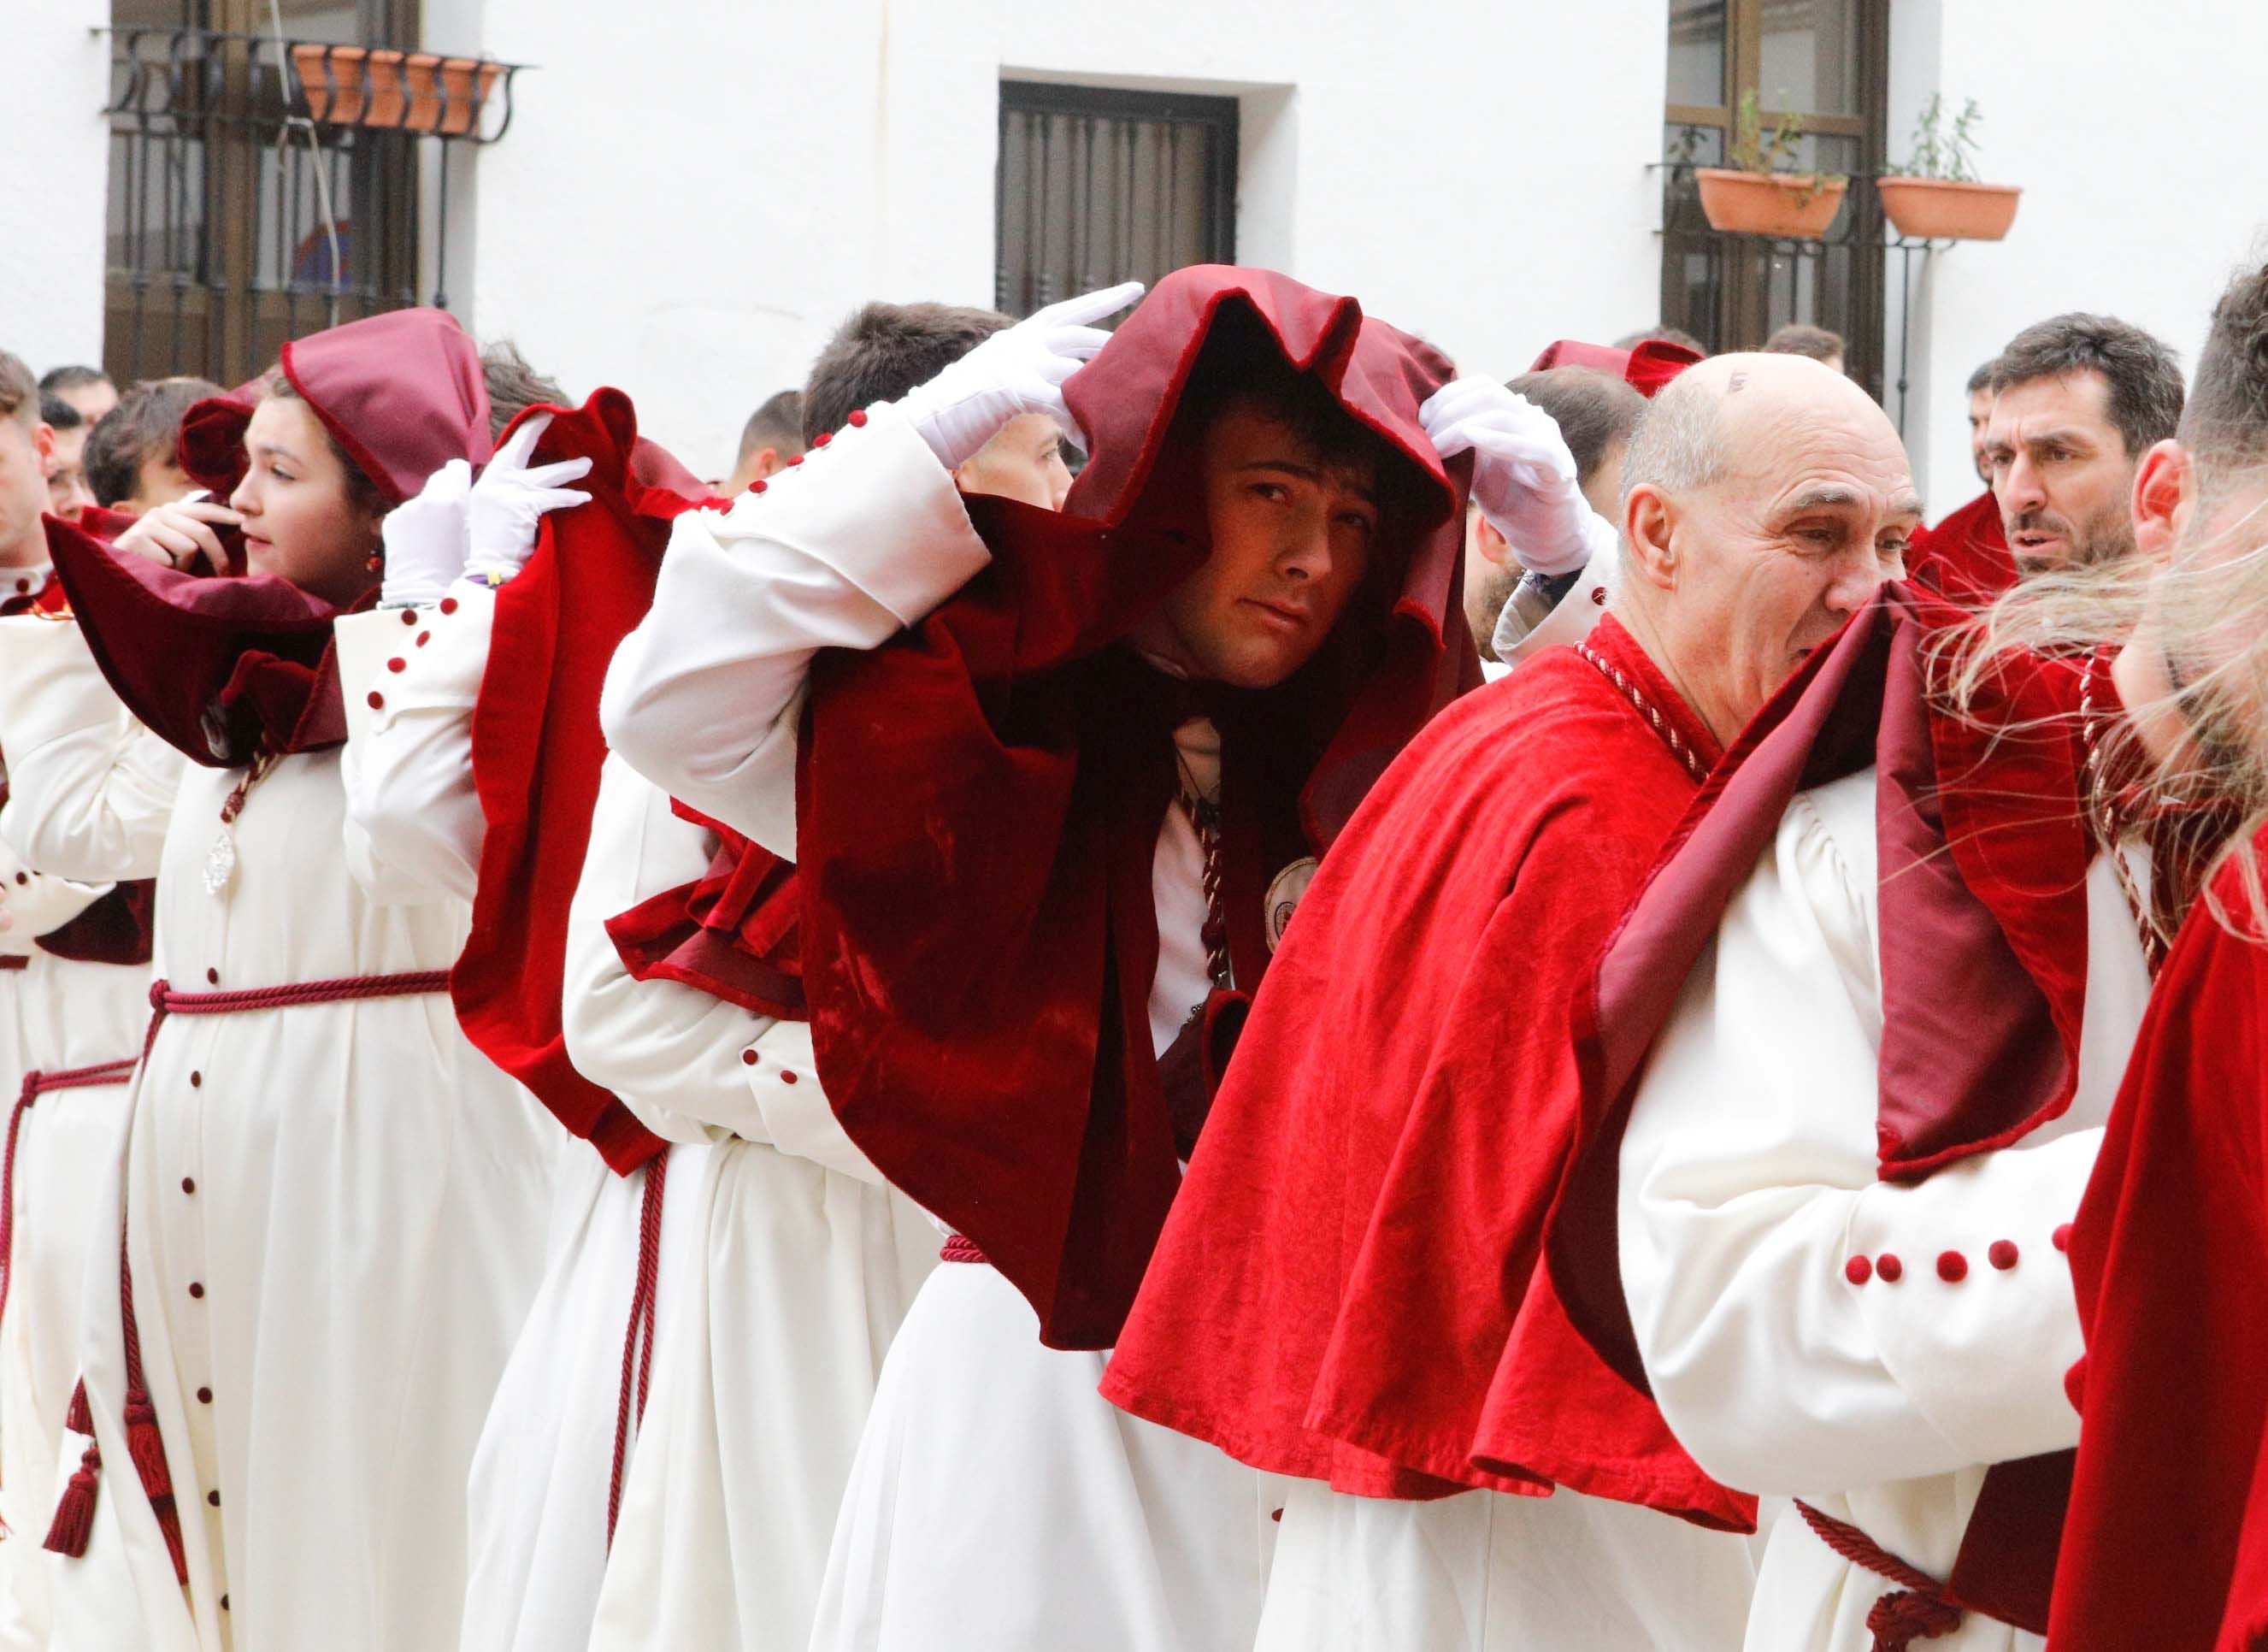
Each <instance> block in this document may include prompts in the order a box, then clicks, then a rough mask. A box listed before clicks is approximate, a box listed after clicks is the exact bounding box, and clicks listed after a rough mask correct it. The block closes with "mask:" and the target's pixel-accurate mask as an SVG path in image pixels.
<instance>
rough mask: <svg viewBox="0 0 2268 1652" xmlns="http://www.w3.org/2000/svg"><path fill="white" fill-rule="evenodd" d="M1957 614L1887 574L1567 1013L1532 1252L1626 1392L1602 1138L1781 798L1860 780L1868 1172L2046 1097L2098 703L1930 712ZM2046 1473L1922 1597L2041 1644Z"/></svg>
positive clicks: (2018, 1125) (2062, 1090) (2038, 1119)
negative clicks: (1558, 1148)
mask: <svg viewBox="0 0 2268 1652" xmlns="http://www.w3.org/2000/svg"><path fill="white" fill-rule="evenodd" d="M1963 618H1964V616H1963V612H1962V609H1960V608H1957V607H1955V606H1954V605H1951V604H1949V603H1948V602H1946V601H1943V600H1941V599H1940V598H1937V597H1935V596H1933V595H1932V594H1929V593H1928V592H1926V591H1921V590H1917V589H1914V588H1912V587H1910V586H1903V585H1897V584H1892V585H1889V586H1884V587H1883V589H1882V590H1881V593H1880V594H1878V595H1877V596H1876V598H1875V600H1874V601H1873V602H1872V603H1871V604H1869V605H1868V606H1867V608H1865V609H1863V610H1861V611H1860V612H1859V614H1858V615H1857V616H1854V617H1853V618H1852V621H1851V623H1849V624H1848V625H1847V626H1845V629H1844V630H1843V631H1842V632H1841V634H1840V635H1839V636H1838V637H1837V639H1836V640H1835V642H1834V643H1833V644H1831V645H1829V646H1827V647H1824V648H1822V649H1821V650H1819V651H1818V652H1817V653H1815V654H1814V655H1813V656H1812V658H1811V659H1810V660H1808V662H1807V663H1806V664H1805V666H1804V667H1803V668H1802V669H1801V670H1800V671H1799V672H1798V673H1797V674H1796V675H1795V676H1794V677H1793V679H1791V680H1790V682H1788V683H1786V685H1785V686H1784V687H1783V688H1782V689H1781V690H1780V691H1779V693H1778V694H1777V695H1776V696H1774V697H1773V698H1772V700H1771V702H1770V703H1769V704H1767V705H1766V706H1765V708H1764V711H1763V712H1760V713H1759V714H1758V715H1757V717H1756V719H1755V721H1754V722H1752V723H1751V724H1750V725H1749V727H1748V728H1747V729H1746V730H1744V731H1743V732H1742V734H1741V736H1740V738H1739V739H1738V740H1737V741H1735V742H1734V748H1733V749H1732V750H1731V751H1730V752H1729V753H1728V754H1727V757H1726V760H1725V761H1724V763H1721V764H1720V765H1719V768H1718V769H1717V771H1716V772H1715V773H1714V774H1712V776H1711V777H1710V781H1709V784H1708V785H1707V786H1706V787H1705V788H1704V790H1703V792H1702V794H1701V796H1700V797H1699V798H1698V799H1697V800H1696V802H1695V807H1694V809H1693V811H1692V812H1691V813H1690V815H1688V817H1687V819H1686V822H1684V824H1683V825H1682V826H1681V827H1680V828H1679V830H1678V832H1677V833H1676V835H1675V837H1674V838H1673V840H1672V846H1671V848H1670V850H1669V851H1668V853H1667V854H1666V855H1665V856H1664V858H1663V860H1662V863H1661V866H1660V867H1657V869H1656V870H1655V872H1654V873H1653V875H1652V876H1651V878H1650V879H1649V880H1648V881H1647V883H1646V889H1645V891H1644V893H1643V894H1641V895H1640V896H1639V897H1638V901H1637V902H1636V903H1634V904H1633V906H1632V907H1631V911H1630V912H1629V913H1628V914H1627V916H1626V917H1625V918H1624V921H1623V923H1622V925H1621V926H1620V927H1619V928H1618V929H1617V931H1616V934H1615V938H1614V940H1612V941H1611V942H1610V943H1609V946H1608V948H1607V949H1606V951H1605V953H1604V955H1603V956H1602V959H1601V962H1600V964H1599V969H1598V972H1597V976H1596V978H1595V981H1594V987H1593V990H1592V991H1591V992H1589V993H1588V994H1587V995H1584V996H1583V997H1581V998H1580V999H1578V1003H1577V1015H1576V1021H1575V1027H1576V1036H1577V1044H1578V1051H1579V1057H1580V1061H1581V1064H1582V1067H1583V1080H1584V1126H1583V1141H1582V1146H1581V1147H1580V1150H1579V1152H1578V1154H1576V1156H1575V1159H1574V1162H1573V1166H1572V1170H1571V1172H1570V1175H1569V1177H1568V1180H1567V1183H1566V1185H1565V1188H1564V1189H1563V1191H1562V1194H1561V1197H1560V1200H1559V1203H1558V1205H1557V1207H1556V1208H1555V1211H1554V1213H1553V1216H1552V1220H1551V1225H1550V1233H1549V1238H1548V1255H1549V1260H1550V1271H1551V1274H1552V1277H1553V1279H1554V1280H1556V1281H1557V1284H1558V1287H1559V1288H1560V1290H1561V1292H1562V1294H1563V1296H1564V1297H1565V1301H1566V1303H1567V1306H1568V1309H1569V1312H1570V1315H1571V1316H1572V1318H1573V1320H1574V1322H1575V1324H1576V1325H1577V1327H1578V1328H1579V1329H1580V1331H1582V1332H1583V1334H1584V1335H1585V1336H1587V1338H1588V1339H1590V1340H1591V1342H1592V1343H1593V1344H1594V1346H1596V1347H1597V1348H1598V1349H1599V1351H1600V1353H1602V1355H1603V1356H1604V1357H1605V1358H1606V1359H1607V1361H1609V1364H1611V1365H1613V1366H1614V1367H1615V1368H1616V1369H1617V1370H1618V1371H1620V1372H1621V1373H1622V1374H1623V1375H1624V1377H1626V1378H1627V1379H1628V1380H1629V1381H1630V1382H1631V1383H1632V1384H1633V1385H1635V1386H1638V1387H1641V1388H1642V1387H1643V1386H1644V1384H1645V1381H1646V1378H1645V1372H1644V1370H1643V1368H1642V1367H1641V1365H1640V1362H1639V1359H1638V1346H1637V1341H1636V1338H1635V1336H1634V1335H1633V1333H1632V1331H1631V1325H1630V1317H1629V1312H1628V1309H1627V1306H1626V1304H1625V1303H1624V1298H1623V1292H1622V1278H1621V1264H1620V1255H1619V1250H1620V1247H1619V1243H1618V1240H1617V1232H1616V1206H1617V1198H1616V1188H1617V1183H1618V1180H1619V1162H1620V1157H1621V1146H1622V1136H1623V1127H1624V1124H1625V1123H1626V1122H1627V1120H1628V1118H1629V1116H1630V1108H1631V1103H1632V1101H1633V1099H1634V1095H1635V1090H1636V1088H1637V1082H1638V1077H1639V1075H1640V1073H1641V1072H1642V1070H1643V1067H1644V1065H1645V1060H1646V1055H1647V1053H1648V1051H1650V1050H1651V1049H1652V1047H1653V1042H1654V1039H1655V1038H1656V1037H1657V1036H1659V1034H1660V1032H1661V1029H1662V1027H1663V1025H1664V1024H1665V1023H1666V1022H1667V1021H1668V1017H1669V1015H1670V1013H1671V1011H1672V1009H1673V1008H1674V1007H1675V1003H1676V999H1677V997H1678V994H1679V992H1680V991H1681V990H1682V989H1683V985H1684V983H1685V979H1686V977H1687V976H1688V974H1689V973H1690V970H1692V967H1693V965H1694V963H1695V962H1697V960H1698V958H1699V957H1700V955H1701V954H1702V952H1703V950H1704V949H1705V948H1706V947H1707V945H1708V944H1709V941H1710V938H1711V937H1712V935H1713V934H1714V933H1715V930H1716V926H1717V924H1718V921H1719V918H1721V917H1722V916H1723V913H1724V911H1725V908H1726V906H1727V903H1729V901H1730V900H1731V898H1732V896H1733V895H1734V892H1735V891H1737V890H1738V889H1739V888H1740V886H1741V885H1742V882H1743V881H1746V879H1747V878H1748V877H1749V874H1750V872H1751V871H1752V870H1753V869H1754V867H1755V866H1756V860H1757V858H1758V856H1759V855H1761V854H1762V853H1763V852H1764V849H1765V848H1766V847H1767V846H1768V845H1769V844H1771V841H1772V838H1773V836H1774V834H1775V833H1776V832H1777V830H1778V826H1779V822H1780V819H1781V816H1782V815H1784V814H1785V813H1786V808H1787V805H1788V802H1789V800H1790V799H1791V798H1793V795H1794V794H1795V793H1797V792H1798V791H1800V790H1802V789H1804V788H1806V787H1808V786H1815V785H1823V784H1824V783H1826V782H1828V781H1830V780H1833V779H1837V778H1841V777H1843V776H1845V775H1848V774H1852V773H1855V772H1857V771H1859V770H1861V769H1863V768H1865V767H1866V766H1867V764H1869V763H1873V764H1874V765H1876V768H1877V773H1878V782H1877V803H1876V819H1877V831H1878V841H1879V844H1880V851H1879V858H1878V867H1877V873H1878V879H1879V895H1878V898H1879V903H1880V912H1881V925H1880V930H1881V970H1882V1000H1883V1003H1882V1010H1883V1014H1882V1040H1881V1054H1880V1058H1879V1079H1880V1086H1879V1093H1878V1096H1877V1102H1876V1107H1877V1118H1878V1123H1877V1125H1876V1136H1877V1139H1878V1141H1879V1143H1880V1161H1881V1169H1880V1174H1881V1176H1882V1178H1883V1179H1885V1180H1889V1181H1909V1182H1911V1181H1918V1180H1920V1179H1922V1178H1924V1177H1926V1176H1929V1175H1930V1174H1931V1173H1932V1172H1933V1171H1935V1170H1937V1169H1941V1168H1943V1167H1945V1166H1947V1165H1949V1164H1954V1163H1957V1162H1960V1161H1961V1160H1962V1159H1964V1158H1967V1157H1969V1156H1970V1155H1971V1154H1978V1153H1986V1152H1991V1151H1993V1150H1995V1149H1997V1148H1999V1147H2008V1146H2010V1145H2012V1144H2014V1143H2015V1142H2017V1141H2019V1140H2021V1139H2022V1138H2023V1137H2025V1136H2026V1135H2028V1134H2029V1133H2030V1132H2032V1131H2033V1130H2034V1129H2036V1128H2037V1127H2038V1126H2039V1125H2042V1124H2043V1123H2045V1122H2046V1121H2047V1120H2049V1119H2051V1118H2054V1117H2058V1116H2059V1115H2060V1114H2061V1113H2062V1112H2063V1111H2064V1110H2066V1108H2067V1107H2069V1105H2070V1103H2071V1098H2072V1095H2073V1089H2074V1088H2075V1086H2076V1084H2077V1079H2078V1049H2079V1035H2080V1014H2081V1010H2082V1007H2083V1005H2084V1001H2085V996H2086V977H2087V955H2088V940H2087V935H2088V930H2087V902H2086V871H2087V867H2088V861H2089V859H2090V858H2091V856H2092V854H2093V852H2094V850H2095V844H2094V843H2093V842H2092V839H2091V837H2090V835H2089V830H2088V825H2087V822H2086V820H2085V818H2084V811H2083V809H2082V807H2081V805H2082V801H2083V800H2084V798H2085V796H2086V790H2085V785H2084V773H2083V771H2084V766H2085V762H2086V749H2087V741H2088V732H2087V730H2086V729H2085V727H2084V726H2083V724H2082V721H2081V719H2080V707H2081V705H2082V704H2083V703H2084V701H2085V698H2086V693H2085V691H2086V689H2087V685H2088V679H2089V677H2090V675H2092V676H2093V677H2094V678H2095V683H2096V698H2097V699H2098V700H2099V701H2100V703H2101V704H2102V705H2104V706H2106V707H2115V706H2116V705H2117V699H2116V697H2115V696H2114V695H2112V694H2111V693H2110V691H2109V688H2108V684H2107V682H2104V681H2102V678H2103V676H2104V674H2105V669H2106V662H2105V661H2104V660H2100V659H2073V660H2043V659H2038V658H2036V657H2029V656H2027V657H2023V658H2022V659H2021V660H2008V661H2005V662H2003V663H2002V664H2001V665H1999V667H1996V668H1995V671H1994V674H1993V675H1992V677H1991V678H1990V679H1989V680H1988V682H1987V684H1986V686H1985V691H1984V693H1983V695H1982V697H1981V698H1980V701H1979V703H1978V704H1977V706H1976V707H1975V708H1974V709H1973V710H1972V711H1971V712H1970V714H1969V715H1968V716H1967V717H1955V716H1953V715H1951V714H1949V713H1947V712H1942V711H1940V709H1939V708H1938V707H1937V706H1936V705H1935V704H1933V697H1932V694H1931V691H1930V685H1931V683H1932V682H1933V681H1934V680H1935V679H1934V677H1933V669H1934V667H1933V664H1932V660H1931V656H1930V643H1931V639H1932V638H1934V637H1936V636H1938V635H1940V633H1943V632H1945V631H1948V630H1949V629H1950V628H1953V627H1956V626H1958V625H1960V624H1961V623H1962V621H1963ZM2098 714H2099V715H2102V716H2106V717H2107V716H2110V715H2113V714H2115V713H2114V712H2102V713H2098ZM2069 1471H2070V1464H2069V1457H2068V1454H2063V1453H2059V1454H2056V1455H2055V1456H2053V1457H2044V1458H2034V1459H2029V1460H2027V1461H2026V1462H2024V1463H2021V1464H2000V1465H1998V1466H1996V1467H1995V1468H1994V1469H1993V1471H1992V1473H1991V1474H1989V1475H1988V1476H1987V1477H1986V1483H1985V1491H1984V1493H1982V1494H1981V1496H1980V1500H1979V1503H1978V1506H1977V1512H1976V1513H1975V1514H1974V1515H1973V1516H1972V1517H1971V1519H1970V1524H1969V1527H1968V1529H1967V1531H1966V1533H1965V1536H1964V1538H1963V1543H1962V1551H1961V1555H1960V1559H1959V1561H1958V1563H1957V1564H1956V1566H1955V1570H1954V1574H1953V1576H1952V1577H1951V1578H1950V1579H1949V1580H1948V1597H1950V1598H1953V1599H1955V1601H1956V1602H1957V1603H1958V1604H1962V1605H1964V1606H1967V1607H1970V1608H1971V1609H1974V1610H1976V1611H1983V1612H1985V1613H1988V1614H1989V1615H1991V1616H1992V1617H1995V1618H1999V1619H2002V1620H2004V1621H2007V1622H2010V1623H2014V1624H2017V1625H2018V1626H2022V1627H2027V1628H2030V1629H2033V1630H2035V1631H2039V1630H2043V1629H2044V1627H2045V1614H2046V1608H2047V1598H2048V1587H2049V1582H2050V1580H2051V1574H2052V1567H2053V1561H2054V1545H2055V1541H2056V1533H2057V1530H2058V1521H2059V1520H2060V1517H2061V1501H2060V1500H2061V1493H2062V1489H2063V1487H2064V1486H2065V1485H2066V1484H2067V1480H2068V1475H2069Z"/></svg>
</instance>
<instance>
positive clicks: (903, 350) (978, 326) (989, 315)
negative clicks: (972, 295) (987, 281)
mask: <svg viewBox="0 0 2268 1652" xmlns="http://www.w3.org/2000/svg"><path fill="white" fill-rule="evenodd" d="M1008 325H1009V320H1008V318H1007V317H1006V316H1005V315H1003V314H1001V313H999V312H998V310H979V309H973V308H971V307H969V306H965V305H959V304H880V303H876V304H869V305H866V306H864V307H862V308H860V309H858V310H857V311H855V312H854V313H852V314H851V319H850V320H849V321H845V322H843V325H842V326H840V327H838V328H836V329H835V336H834V337H832V338H830V339H828V341H827V346H826V348H825V349H823V350H821V351H820V352H819V359H818V360H816V361H814V362H813V363H812V364H811V376H810V378H808V379H807V380H805V381H804V387H803V440H804V445H805V446H810V445H811V444H812V443H813V442H814V441H816V440H817V439H819V438H820V437H821V436H827V435H831V434H833V433H834V432H835V431H838V430H840V429H842V428H843V425H844V424H846V423H848V422H849V420H850V417H851V415H852V414H853V413H855V412H857V411H858V409H861V408H864V407H869V406H872V405H873V403H875V402H895V401H896V400H897V399H898V398H899V397H900V396H902V395H905V393H906V392H907V391H909V390H910V389H912V388H913V387H915V386H916V385H919V384H926V383H928V382H929V381H930V380H932V379H934V378H936V377H937V375H938V374H939V373H940V372H944V371H945V369H946V368H947V367H949V366H951V365H953V364H954V362H956V361H959V360H960V359H961V358H962V357H963V356H966V355H967V354H968V352H969V351H970V350H974V349H976V347H977V346H978V345H979V344H981V343H983V342H984V341H985V340H986V339H988V338H990V337H991V336H992V335H993V334H995V333H997V332H998V331H999V330H1000V329H1001V328H1004V327H1006V326H1008Z"/></svg>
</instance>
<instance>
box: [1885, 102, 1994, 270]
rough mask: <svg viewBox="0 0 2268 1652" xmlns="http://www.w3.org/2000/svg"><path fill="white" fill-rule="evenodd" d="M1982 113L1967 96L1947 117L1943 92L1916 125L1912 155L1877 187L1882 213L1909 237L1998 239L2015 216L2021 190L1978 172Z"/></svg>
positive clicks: (1890, 172) (1922, 114)
mask: <svg viewBox="0 0 2268 1652" xmlns="http://www.w3.org/2000/svg"><path fill="white" fill-rule="evenodd" d="M1984 119H1985V117H1984V114H1983V113H1982V112H1981V111H1980V110H1979V109H1978V108H1977V100H1976V99H1974V98H1971V99H1970V100H1969V101H1968V102H1967V103H1966V104H1965V105H1963V106H1962V110H1961V113H1960V114H1957V115H1955V116H1954V117H1953V119H1952V120H1951V121H1950V122H1948V120H1947V119H1946V113H1945V97H1944V94H1943V93H1942V92H1936V93H1933V94H1932V95H1931V97H1930V100H1929V107H1927V108H1926V109H1924V110H1923V111H1922V112H1921V120H1920V121H1919V122H1918V123H1917V124H1916V126H1915V127H1914V141H1913V154H1912V157H1911V159H1909V160H1908V161H1907V162H1906V164H1905V165H1904V166H1895V167H1892V168H1891V169H1890V171H1889V173H1887V174H1885V175H1884V176H1883V178H1882V180H1881V185H1880V186H1879V187H1880V188H1881V196H1882V213H1883V216H1885V217H1886V218H1889V220H1890V223H1891V225H1892V226H1893V227H1894V228H1896V231H1897V232H1898V233H1899V234H1901V235H1903V236H1905V237H1906V238H1907V239H1909V240H1928V241H1941V240H1961V241H1997V240H1999V239H2000V238H2001V237H2002V236H2004V235H2006V234H2007V232H2008V226H2009V225H2011V224H2014V222H2015V221H2016V202H2017V200H2018V199H2019V198H2020V197H2021V195H2023V193H2024V192H2023V190H2022V189H2021V188H2018V187H2017V186H2015V185H2014V184H2005V183H1985V182H1982V181H1979V180H1978V178H1977V128H1978V127H1979V126H1981V125H1982V124H1984Z"/></svg>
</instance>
